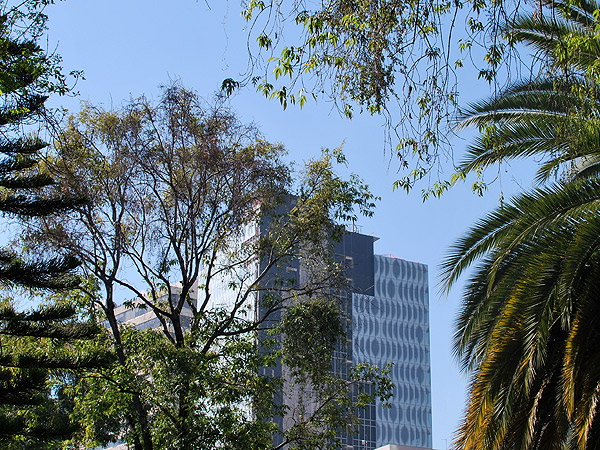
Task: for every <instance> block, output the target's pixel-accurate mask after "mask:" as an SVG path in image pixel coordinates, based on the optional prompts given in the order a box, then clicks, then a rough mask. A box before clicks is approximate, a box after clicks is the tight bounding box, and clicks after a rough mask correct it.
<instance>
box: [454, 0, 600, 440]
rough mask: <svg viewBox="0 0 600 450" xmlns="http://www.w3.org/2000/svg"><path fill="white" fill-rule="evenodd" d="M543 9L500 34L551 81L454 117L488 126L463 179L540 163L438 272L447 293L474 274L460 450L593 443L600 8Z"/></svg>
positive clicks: (599, 331)
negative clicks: (599, 17)
mask: <svg viewBox="0 0 600 450" xmlns="http://www.w3.org/2000/svg"><path fill="white" fill-rule="evenodd" d="M548 6H549V12H550V14H548V15H546V16H538V15H536V16H529V17H521V18H519V19H517V20H515V21H514V22H512V23H510V24H508V25H507V27H506V31H507V36H508V37H509V39H511V40H513V41H515V42H523V43H526V44H529V45H531V46H533V47H534V48H535V49H536V51H537V56H538V57H540V58H545V60H546V61H547V62H548V67H549V69H550V70H551V71H552V73H553V75H549V76H546V77H542V78H540V79H536V80H525V81H521V82H519V83H516V84H514V85H513V86H511V87H509V88H508V89H506V90H505V91H503V92H502V93H501V94H500V95H498V96H496V97H493V98H491V99H489V100H485V101H482V102H479V103H477V104H474V105H471V107H470V108H469V109H467V110H466V111H465V112H464V114H463V117H462V122H461V126H463V127H466V126H478V127H480V129H482V130H483V131H484V132H483V134H482V136H481V137H480V138H479V139H477V140H476V141H475V142H474V143H473V145H471V147H470V148H469V151H468V153H467V155H466V157H465V159H464V161H463V162H462V163H461V168H462V170H463V171H465V172H470V171H473V170H475V169H479V168H485V167H487V166H489V165H491V164H495V163H498V162H500V161H503V160H507V159H516V158H525V157H538V158H542V159H543V162H542V163H541V164H540V168H539V170H538V173H537V181H538V182H539V183H542V184H545V187H540V188H537V189H535V190H534V191H532V192H529V193H524V194H521V195H520V196H517V197H515V198H513V199H512V200H511V201H510V202H509V203H508V204H506V205H502V206H501V207H500V208H498V209H496V210H495V211H493V212H492V213H490V214H489V215H488V216H487V217H485V218H484V219H482V220H480V221H479V222H478V223H477V224H476V225H475V226H473V227H472V228H471V229H470V230H469V231H468V232H467V233H466V235H465V236H464V237H462V238H461V239H459V240H458V241H457V243H456V244H455V245H454V246H453V247H452V248H451V250H450V252H449V254H448V256H447V258H446V260H445V261H444V263H443V265H442V270H443V277H444V281H445V285H446V288H447V289H449V288H450V287H451V286H452V285H453V284H454V283H455V281H456V280H457V278H458V277H459V276H460V275H461V274H462V273H463V272H464V271H465V270H466V269H468V268H469V267H472V268H473V272H472V275H471V278H470V279H469V282H468V285H467V287H466V289H465V294H464V298H463V303H462V307H461V310H460V312H459V316H458V318H457V324H456V333H455V336H454V348H455V352H456V355H457V357H458V359H459V361H460V363H461V366H462V368H463V369H464V370H466V371H468V372H469V373H470V375H471V379H470V389H469V398H468V403H467V408H466V412H465V416H464V418H463V421H462V424H461V427H460V429H459V431H458V433H457V437H456V442H455V445H456V447H457V448H461V449H470V450H471V449H473V450H479V449H481V450H483V449H486V450H488V449H514V450H517V449H519V450H521V449H522V450H525V449H563V448H573V449H575V448H578V449H581V450H584V449H594V448H596V447H599V448H600V436H598V433H600V425H598V424H597V422H598V419H597V416H598V415H597V412H598V411H599V410H600V403H599V400H600V325H599V324H598V320H597V319H596V317H600V302H599V301H597V300H598V298H599V297H598V293H600V179H599V178H598V177H597V174H598V170H599V167H600V164H599V162H600V145H599V144H600V123H599V122H598V119H599V117H598V116H599V113H600V107H599V106H600V105H599V104H598V101H599V100H598V99H600V96H598V93H599V90H600V87H599V86H598V84H597V83H596V81H597V80H595V79H594V70H595V65H596V64H598V62H597V61H598V60H600V58H599V56H600V40H599V38H598V37H597V35H596V22H595V20H594V15H595V14H597V13H596V11H597V10H598V9H599V8H600V6H599V5H598V4H597V3H595V2H585V1H582V2H580V3H577V4H576V5H574V4H571V5H570V4H568V3H567V2H562V1H558V2H553V3H548ZM557 173H560V174H562V179H560V180H557V181H552V179H553V174H557Z"/></svg>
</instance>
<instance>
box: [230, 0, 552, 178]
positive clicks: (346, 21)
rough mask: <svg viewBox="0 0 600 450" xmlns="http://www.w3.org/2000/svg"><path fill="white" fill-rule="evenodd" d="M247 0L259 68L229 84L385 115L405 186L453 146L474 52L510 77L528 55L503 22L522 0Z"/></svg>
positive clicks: (478, 65) (483, 68)
mask: <svg viewBox="0 0 600 450" xmlns="http://www.w3.org/2000/svg"><path fill="white" fill-rule="evenodd" d="M245 5H246V8H245V9H244V11H243V13H242V14H243V16H244V17H245V19H246V21H248V22H249V24H250V26H251V28H250V30H251V32H250V36H249V40H248V41H249V52H250V54H251V62H252V64H251V70H249V74H248V76H247V77H246V78H245V79H240V80H233V79H227V80H225V81H224V82H223V89H224V90H225V91H227V92H231V91H232V90H234V89H235V88H236V87H238V86H240V85H243V84H245V83H251V84H253V85H255V86H256V88H257V90H258V91H259V92H260V93H262V94H264V95H265V96H266V97H268V98H271V99H276V100H278V101H280V102H281V104H282V106H283V107H284V108H285V107H287V106H288V105H293V104H298V105H299V106H300V107H302V106H303V105H304V104H305V103H306V102H307V101H311V100H312V99H313V98H314V99H315V100H316V99H318V98H321V97H323V96H326V97H327V98H328V99H329V100H331V101H333V102H334V103H335V104H336V105H337V107H338V109H339V110H340V112H342V113H343V114H344V115H345V116H347V117H348V118H351V117H352V116H353V115H355V114H358V113H363V112H364V113H369V114H371V115H382V116H383V117H384V119H385V124H386V130H387V132H386V136H385V137H386V141H387V145H389V146H390V147H392V148H394V147H395V150H394V151H393V154H394V155H396V156H397V157H398V158H399V167H400V168H406V169H407V172H408V173H407V174H406V175H405V176H403V177H402V178H401V179H400V180H398V182H397V183H396V185H397V186H398V187H403V188H406V189H407V190H408V189H410V188H411V187H412V186H413V185H414V183H415V182H416V181H417V180H419V179H422V178H423V177H425V176H427V175H428V174H430V173H431V169H432V168H433V167H435V166H436V165H437V164H439V163H440V159H439V158H440V156H448V155H449V144H450V138H451V136H452V135H453V134H452V126H453V118H454V115H455V113H456V107H457V105H458V103H457V102H458V95H459V91H458V88H459V87H458V81H457V80H458V76H457V72H458V71H460V70H461V69H460V68H461V67H462V66H463V64H465V63H464V61H469V60H470V61H471V62H472V64H473V65H475V69H476V70H477V71H478V72H479V78H483V79H485V80H487V81H488V82H490V83H496V84H497V85H499V86H502V85H504V83H505V82H510V74H511V73H513V69H514V68H515V67H514V66H515V62H516V61H518V60H517V59H511V58H510V56H511V55H513V54H514V52H515V48H514V47H512V46H511V45H508V44H507V42H506V41H504V39H503V36H502V28H501V25H502V23H503V22H504V21H506V20H507V19H508V18H511V17H514V16H515V15H516V14H517V13H518V12H519V11H529V6H527V5H523V4H522V3H519V2H486V1H483V0H480V1H473V2H462V1H445V0H442V1H437V0H436V1H430V0H425V1H418V0H410V1H405V0H350V1H348V0H327V1H323V2H312V1H307V0H299V1H263V0H260V1H259V0H251V1H248V2H246V3H245ZM540 7H541V6H540ZM531 9H537V5H533V6H532V7H531ZM463 23H464V29H461V28H462V27H461V26H460V25H461V24H463ZM503 69H507V70H506V71H503ZM526 69H527V67H523V70H526ZM534 70H535V69H534ZM504 78H506V80H507V81H505V80H504Z"/></svg>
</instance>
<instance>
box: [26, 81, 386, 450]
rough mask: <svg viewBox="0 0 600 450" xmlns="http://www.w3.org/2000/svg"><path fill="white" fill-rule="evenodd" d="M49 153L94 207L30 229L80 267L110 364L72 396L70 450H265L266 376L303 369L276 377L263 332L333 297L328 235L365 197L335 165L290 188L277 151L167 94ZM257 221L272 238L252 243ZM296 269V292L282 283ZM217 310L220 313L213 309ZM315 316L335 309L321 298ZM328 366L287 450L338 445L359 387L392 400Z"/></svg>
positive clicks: (87, 126)
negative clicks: (143, 316) (103, 449)
mask: <svg viewBox="0 0 600 450" xmlns="http://www.w3.org/2000/svg"><path fill="white" fill-rule="evenodd" d="M55 150H56V154H55V155H54V156H53V158H52V161H51V163H49V169H50V170H51V171H52V173H53V174H55V176H56V177H57V179H60V182H61V184H62V185H63V186H65V189H66V190H67V192H69V193H71V194H72V195H75V196H79V195H81V196H84V197H86V198H87V199H89V203H86V204H84V205H81V206H80V207H79V208H78V210H77V214H73V215H71V216H70V217H69V218H62V217H61V218H60V220H52V219H48V218H41V219H40V220H38V221H36V222H35V223H33V222H31V223H30V225H31V227H32V228H31V230H30V231H31V232H30V238H32V239H35V237H36V235H39V236H41V237H42V238H43V242H39V244H40V245H48V246H49V248H52V249H53V250H54V251H62V252H66V253H67V254H68V253H74V254H76V255H77V256H78V257H79V258H80V259H81V260H82V261H83V268H84V271H85V274H86V275H87V276H89V278H90V279H93V280H94V283H95V285H94V286H92V288H91V289H89V290H88V294H89V295H90V297H92V298H93V301H94V303H95V305H96V306H97V308H98V311H99V312H100V314H99V315H100V317H101V318H103V319H105V321H106V322H105V323H106V324H107V327H108V328H109V330H110V334H111V342H112V345H113V346H114V348H115V353H116V355H117V358H118V363H117V364H115V365H114V366H113V367H110V368H105V369H101V370H99V371H94V372H90V373H89V374H88V375H87V376H85V377H84V378H82V380H81V383H79V384H78V386H77V389H76V394H75V413H76V415H77V416H78V417H80V418H81V421H82V423H83V424H84V425H85V429H84V430H83V432H82V434H81V435H79V436H78V437H77V438H76V440H77V441H78V442H81V443H85V445H88V446H95V445H103V444H106V443H108V442H111V441H115V440H117V439H123V440H126V441H127V442H129V443H131V444H133V446H134V447H135V448H136V449H138V448H139V449H152V448H160V449H178V448H207V449H208V448H215V447H219V446H221V447H225V448H238V447H240V446H244V447H247V448H257V449H259V448H271V447H272V446H273V441H272V434H273V433H274V432H275V431H276V430H277V426H276V425H275V424H274V423H273V417H274V416H277V415H281V414H283V413H285V407H284V405H281V404H278V403H277V401H276V397H277V395H279V394H278V393H279V392H280V387H281V381H280V380H278V379H276V378H273V377H272V376H270V375H268V374H267V373H265V372H264V371H262V369H261V368H265V367H270V366H273V365H275V364H277V363H278V361H279V360H282V361H283V362H284V363H285V364H288V365H290V367H291V366H292V365H293V364H297V363H298V362H299V361H302V358H298V357H296V358H295V359H293V358H292V359H290V360H289V362H286V361H288V359H286V358H288V355H289V354H288V353H286V351H285V349H283V348H280V346H279V345H278V344H277V342H273V345H267V343H268V342H269V341H270V340H271V339H274V338H273V337H272V338H271V339H269V336H270V335H271V334H270V332H269V330H271V329H272V333H273V334H272V336H276V335H280V334H281V332H276V331H275V327H276V326H279V325H278V324H279V320H277V319H280V318H281V319H282V320H283V319H285V318H286V317H288V313H289V314H291V313H292V312H293V311H296V310H294V309H293V308H290V305H293V304H294V303H295V302H296V301H297V299H304V301H305V302H306V304H307V305H310V304H311V302H322V301H323V299H330V297H331V293H333V292H334V291H335V289H337V288H339V287H340V286H341V284H340V283H341V282H342V281H343V279H344V278H343V276H342V268H341V267H338V266H337V265H335V264H334V263H333V257H332V242H333V239H334V238H339V237H341V235H342V232H343V229H344V228H343V226H341V225H340V224H338V221H342V222H344V221H345V222H347V221H349V220H351V219H352V218H353V217H354V216H355V214H357V213H358V212H364V213H366V214H370V213H371V211H372V208H373V196H372V195H371V194H370V192H369V191H368V189H367V188H366V186H364V184H363V183H362V182H361V181H360V180H359V179H358V178H356V177H354V178H352V179H351V180H349V181H347V180H343V179H342V178H340V177H339V176H337V175H336V174H335V172H334V171H333V167H334V165H335V164H336V163H343V156H342V155H341V152H340V151H339V150H336V151H333V152H326V153H325V154H324V155H323V157H322V158H321V159H317V160H314V161H310V162H309V163H307V167H306V169H305V171H304V172H303V173H301V174H299V175H298V176H297V177H296V178H294V177H293V176H292V171H291V169H290V168H289V167H287V166H286V165H285V164H283V163H282V161H281V157H282V155H283V152H284V149H283V147H282V146H281V145H273V144H270V143H268V142H266V141H265V140H264V139H262V137H261V136H260V134H259V133H258V131H257V130H256V129H255V128H254V127H253V126H247V125H243V124H240V123H239V121H238V120H237V119H236V118H235V116H234V115H233V114H231V112H229V111H228V110H227V109H226V108H224V107H223V106H222V105H221V104H218V106H217V107H208V106H206V104H205V102H203V101H202V100H201V99H200V98H198V96H197V95H196V94H195V93H194V92H191V91H189V90H186V89H184V88H182V87H180V86H177V85H175V86H170V87H167V88H165V89H164V91H163V95H162V97H161V99H160V100H159V101H158V102H157V103H152V102H150V101H148V100H147V99H145V98H142V99H138V100H135V101H133V102H131V103H130V104H128V105H126V106H125V107H124V108H123V109H122V110H120V111H115V112H106V111H102V110H100V109H98V108H93V107H90V106H87V107H85V108H84V109H83V111H82V112H81V113H80V114H78V115H76V116H73V117H72V118H71V120H70V123H69V125H68V126H67V127H66V129H65V131H64V133H63V134H62V136H61V137H60V139H58V140H57V142H56V145H55ZM291 196H295V198H296V201H295V202H294V203H293V204H292V205H290V204H289V199H290V198H291ZM267 222H268V224H269V226H268V228H267V229H268V232H265V233H264V234H262V235H261V234H260V233H257V230H258V229H259V227H261V226H266V224H267ZM35 227H37V229H36V228H35ZM48 236H49V237H50V241H48V240H46V237H48ZM34 242H35V241H34ZM294 261H301V267H302V277H298V278H295V277H292V275H290V272H288V270H287V268H288V266H289V265H290V264H293V262H294ZM118 288H125V289H126V290H128V292H129V293H130V294H129V295H130V296H132V297H133V298H132V299H131V300H130V301H129V302H128V303H127V305H128V306H129V307H131V308H132V309H133V308H135V309H137V310H139V311H146V312H147V313H148V314H149V315H150V316H151V317H152V327H154V328H153V329H148V330H137V329H134V328H132V327H130V326H127V325H124V324H123V323H122V319H120V318H119V316H118V315H119V311H122V308H121V309H119V308H118V306H117V301H118V298H117V296H116V292H117V289H118ZM219 292H220V294H219ZM218 295H219V296H221V297H222V296H226V297H228V298H229V299H230V302H229V304H228V305H227V306H225V305H222V304H220V303H218V302H216V301H215V297H217V296H218ZM258 304H260V311H261V312H260V314H256V312H257V308H258V306H257V305H258ZM319 304H321V305H322V306H323V305H324V306H327V307H328V308H330V309H332V310H333V309H334V308H335V302H333V301H331V299H330V301H326V302H324V303H319ZM311 311H313V316H315V315H316V316H317V317H312V320H311V318H310V317H308V316H306V315H305V316H304V317H305V320H302V321H301V323H302V324H303V326H304V327H308V326H309V325H314V324H315V321H316V322H319V320H320V321H321V322H322V320H323V317H331V316H330V315H325V316H323V317H321V316H319V315H318V311H321V309H313V310H311ZM336 311H337V310H336ZM298 313H299V311H298ZM255 314H256V315H255ZM338 320H339V317H338ZM282 323H289V322H287V321H286V320H283V322H282ZM330 325H331V326H332V327H333V328H335V327H334V324H330ZM294 331H297V330H294ZM259 335H260V336H262V337H261V338H260V339H259ZM263 337H264V338H263ZM259 341H260V343H261V344H260V348H259V344H258V343H259ZM265 349H269V351H263V350H265ZM297 350H303V351H304V352H310V351H311V349H310V347H309V346H303V347H302V348H300V349H297ZM313 356H314V355H313ZM327 358H330V353H328V352H322V353H321V354H320V355H317V357H316V359H317V360H319V361H320V365H319V364H317V366H316V367H315V368H314V375H315V376H314V377H311V379H310V381H311V382H313V381H315V380H318V381H319V384H318V385H322V386H323V387H324V388H323V389H322V390H321V391H319V393H318V396H317V397H315V398H314V399H315V400H318V401H320V402H323V405H326V406H328V407H327V408H325V407H324V408H322V409H321V410H320V414H319V415H317V416H307V417H306V418H305V419H304V420H303V421H301V422H299V423H297V424H296V425H294V426H293V427H290V428H289V429H284V430H281V431H282V434H283V439H284V441H285V442H286V443H287V444H289V445H303V446H304V448H325V447H327V446H328V445H330V442H331V441H330V439H331V437H332V432H333V433H335V430H336V429H337V428H338V427H342V426H347V425H348V424H349V423H351V422H352V421H353V420H355V410H354V408H353V406H352V405H351V404H349V403H348V398H349V393H350V392H351V390H352V389H354V388H355V387H357V386H358V385H359V384H360V383H361V382H362V381H364V382H366V381H369V382H373V383H374V385H375V386H379V385H381V389H375V391H374V392H375V393H376V394H377V393H379V392H381V393H383V392H384V391H385V389H387V388H388V387H389V386H388V385H387V384H385V383H384V382H385V378H378V377H377V373H375V372H373V371H369V370H367V369H366V368H361V369H360V370H359V369H357V371H356V380H355V382H354V383H350V384H349V383H347V382H343V383H341V382H340V381H339V380H337V379H335V378H334V377H331V375H330V374H329V370H328V369H329V367H330V364H329V363H328V359H327ZM323 361H324V362H323ZM325 367H327V370H325ZM317 374H318V377H317ZM380 381H381V382H380ZM315 386H317V384H315ZM325 386H329V387H330V388H329V389H325ZM357 390H358V388H357ZM312 392H316V390H313V391H312ZM315 395H316V394H315ZM361 401H363V403H364V401H366V399H365V398H364V397H362V398H361ZM322 414H326V416H323V415H322ZM302 443H303V444H302ZM309 444H310V446H312V447H307V446H308V445H309Z"/></svg>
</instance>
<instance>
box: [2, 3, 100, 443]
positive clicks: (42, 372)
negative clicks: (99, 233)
mask: <svg viewBox="0 0 600 450" xmlns="http://www.w3.org/2000/svg"><path fill="white" fill-rule="evenodd" d="M43 6H44V2H37V1H33V2H27V3H23V4H21V5H18V6H14V7H13V6H9V4H8V3H7V2H2V3H1V4H0V64H1V66H2V69H1V70H2V72H1V74H0V152H2V153H3V154H4V155H5V157H4V158H3V159H2V160H1V161H0V210H1V211H2V212H3V213H4V214H7V215H10V216H13V217H15V216H16V217H21V218H26V217H53V218H56V217H59V216H60V214H62V213H63V212H64V211H66V210H69V209H72V208H74V207H75V206H76V205H80V204H81V201H82V200H81V199H80V198H77V197H72V196H68V195H61V194H60V193H58V192H57V191H56V190H54V189H53V187H54V181H53V179H52V178H51V177H50V176H49V175H48V174H47V173H46V172H45V171H43V170H42V169H40V166H39V164H38V157H39V152H40V151H41V150H42V149H44V148H45V147H46V146H47V145H48V144H46V143H45V142H43V141H42V140H41V139H40V138H39V137H38V133H37V132H36V131H35V129H34V126H35V125H38V126H39V127H40V128H43V126H44V124H46V123H47V116H46V115H47V113H48V112H47V111H46V110H45V108H44V102H45V100H46V98H47V95H48V94H49V93H50V92H53V91H64V89H65V85H64V78H63V77H62V76H61V75H60V72H59V68H58V67H57V63H58V61H57V60H56V58H54V57H52V56H50V55H47V54H46V53H45V52H44V51H43V50H42V49H41V48H40V47H39V46H38V45H37V44H36V40H37V39H38V38H39V36H40V34H41V32H42V31H43V29H44V23H45V16H44V15H43V13H42V11H43ZM28 126H30V128H28ZM28 129H29V130H31V132H30V133H27V130H28ZM78 263H79V262H78V260H77V259H76V258H74V257H72V256H71V255H67V256H64V257H51V258H46V259H40V258H37V259H35V260H27V259H25V258H24V257H23V256H22V255H19V254H17V253H16V252H15V251H13V250H9V249H7V248H5V249H2V250H0V283H1V284H2V288H3V290H5V291H6V292H7V297H5V298H3V299H2V301H1V302H0V339H1V340H0V442H1V443H2V446H3V447H5V448H13V447H12V446H13V445H15V446H16V447H15V448H30V447H31V446H33V447H36V448H37V447H38V446H40V445H45V446H50V445H52V444H53V443H57V442H60V441H62V440H65V439H67V438H68V437H69V436H70V435H71V434H72V433H73V432H74V431H75V429H76V424H75V423H73V422H72V421H71V419H70V417H69V410H68V408H66V404H65V403H66V401H65V398H64V396H62V394H61V393H60V392H52V390H51V388H50V386H49V381H50V379H51V378H52V377H56V376H59V375H60V374H61V373H63V372H65V371H66V372H68V371H72V370H74V369H81V368H83V367H91V366H93V365H97V364H98V363H99V355H98V354H91V353H85V352H76V350H77V349H76V347H77V343H78V341H79V340H81V339H89V338H91V337H93V336H95V335H96V334H97V326H96V325H95V324H93V323H87V322H78V321H77V309H76V308H75V307H74V306H72V305H68V304H64V303H63V304H48V305H45V306H40V307H38V308H35V309H32V310H29V311H22V310H18V309H17V308H16V306H15V304H14V303H15V302H14V301H13V297H15V296H16V297H18V296H19V294H18V292H17V288H22V289H25V290H29V291H30V292H38V293H40V292H48V291H65V290H70V289H74V288H75V287H76V286H77V285H78V284H79V279H78V277H76V276H75V275H74V273H73V269H74V268H75V267H76V266H77V265H78Z"/></svg>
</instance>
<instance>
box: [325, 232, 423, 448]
mask: <svg viewBox="0 0 600 450" xmlns="http://www.w3.org/2000/svg"><path fill="white" fill-rule="evenodd" d="M373 240H374V239H373V237H371V236H365V235H362V234H359V233H346V236H345V237H344V239H343V242H342V243H340V245H338V247H337V248H336V254H337V257H338V260H339V261H340V262H344V263H345V265H346V266H347V267H348V273H347V278H348V280H349V282H350V285H351V287H350V293H349V295H348V308H347V309H346V315H347V319H348V321H349V322H350V323H351V326H349V327H348V328H350V329H349V330H348V331H349V333H348V339H347V341H349V344H350V343H351V345H348V346H347V348H346V350H345V351H346V352H347V354H346V355H337V360H339V361H341V360H344V359H345V360H347V361H352V363H353V364H358V363H361V362H365V363H369V364H373V365H376V366H378V367H385V366H386V365H388V364H389V365H390V366H391V372H390V377H391V379H392V381H393V382H394V384H395V388H394V391H393V397H392V398H391V400H390V401H389V403H390V405H389V407H384V406H383V405H382V404H381V403H377V404H375V405H371V407H369V408H366V409H365V410H364V411H361V412H360V418H361V421H360V425H359V430H358V433H356V434H355V435H353V436H344V437H343V438H342V444H343V446H345V448H352V449H355V450H359V449H361V450H362V449H364V450H371V449H375V448H378V447H381V446H384V445H387V444H396V445H404V446H413V447H422V448H431V446H432V424H431V371H430V356H429V286H428V270H427V266H426V265H424V264H420V263H415V262H409V261H405V260H402V259H399V258H395V257H392V256H383V255H374V254H373ZM335 369H336V362H335V361H334V370H335Z"/></svg>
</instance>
